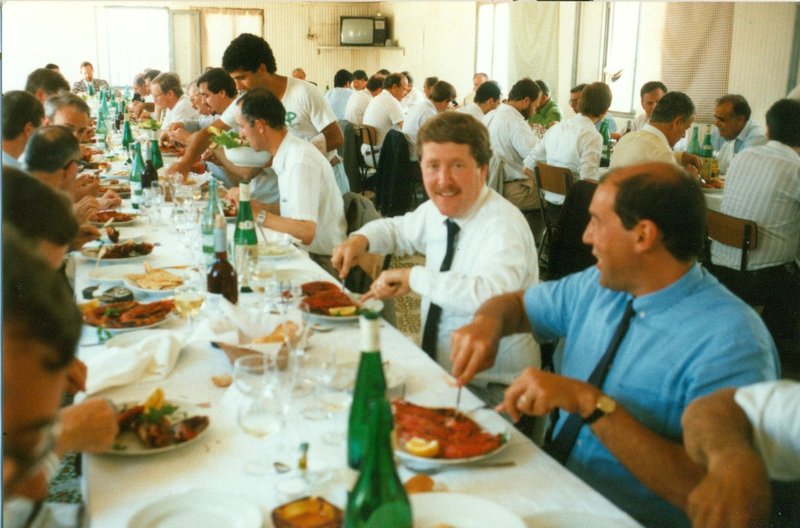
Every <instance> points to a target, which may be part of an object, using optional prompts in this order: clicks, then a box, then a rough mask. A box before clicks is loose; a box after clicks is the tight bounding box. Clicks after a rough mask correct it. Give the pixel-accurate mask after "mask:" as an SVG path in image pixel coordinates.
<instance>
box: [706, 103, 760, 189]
mask: <svg viewBox="0 0 800 528" xmlns="http://www.w3.org/2000/svg"><path fill="white" fill-rule="evenodd" d="M750 113H751V110H750V105H749V104H748V103H747V99H745V98H744V97H742V96H741V95H736V94H728V95H723V96H722V97H720V98H719V99H717V106H716V107H715V108H714V119H715V120H716V121H715V124H716V126H717V130H718V131H719V135H720V137H721V138H722V139H724V140H725V142H724V143H723V144H722V147H721V148H720V150H719V156H718V162H719V171H720V172H721V173H723V174H725V173H727V172H728V167H729V166H730V164H731V161H733V157H734V156H735V155H736V154H738V153H739V152H741V151H742V150H744V149H746V148H748V147H755V146H758V145H764V144H765V143H766V142H767V136H766V135H765V134H764V129H763V128H762V127H761V125H759V124H758V123H756V122H755V121H753V120H752V119H750Z"/></svg>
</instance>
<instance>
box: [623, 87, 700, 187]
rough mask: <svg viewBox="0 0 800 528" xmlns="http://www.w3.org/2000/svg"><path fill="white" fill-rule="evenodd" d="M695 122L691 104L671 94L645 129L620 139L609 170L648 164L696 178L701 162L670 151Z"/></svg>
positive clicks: (695, 158)
mask: <svg viewBox="0 0 800 528" xmlns="http://www.w3.org/2000/svg"><path fill="white" fill-rule="evenodd" d="M693 121H694V103H693V102H692V100H691V99H689V96H688V95H686V94H684V93H682V92H670V93H668V94H666V95H665V96H664V97H662V98H661V100H660V101H659V102H658V104H657V105H656V107H655V108H654V109H653V113H652V114H651V115H650V122H649V123H647V124H646V125H645V126H644V128H642V129H641V130H637V131H636V132H631V133H629V134H625V135H624V136H622V139H620V140H619V142H618V143H617V146H616V147H615V148H614V152H613V153H612V154H611V164H610V167H611V168H612V169H614V168H617V167H626V166H628V165H639V164H642V163H647V162H650V161H658V162H662V163H673V164H676V165H680V166H683V167H684V168H685V169H686V170H687V171H688V172H689V174H691V175H692V176H694V177H697V176H698V174H699V170H700V158H698V157H697V156H695V155H693V154H689V153H688V152H682V151H680V152H674V151H673V150H672V147H673V146H674V145H675V143H677V142H678V141H679V140H680V139H681V138H683V136H684V135H686V131H687V130H689V128H691V126H692V122H693Z"/></svg>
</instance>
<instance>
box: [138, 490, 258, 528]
mask: <svg viewBox="0 0 800 528" xmlns="http://www.w3.org/2000/svg"><path fill="white" fill-rule="evenodd" d="M263 522H264V520H263V518H262V516H261V510H260V509H259V508H258V506H257V505H255V504H253V503H252V502H250V501H249V500H246V499H243V498H241V497H239V496H236V495H232V494H230V493H228V492H226V491H221V490H220V491H217V490H210V489H195V490H190V491H186V492H184V493H180V494H178V495H168V496H165V497H164V498H162V499H159V500H157V501H155V502H151V503H149V504H146V505H144V506H142V507H141V508H140V509H139V510H138V511H137V512H136V513H135V514H134V515H133V517H131V520H130V521H128V528H185V527H187V526H191V527H192V528H219V527H221V526H224V527H226V528H261V526H262V524H263Z"/></svg>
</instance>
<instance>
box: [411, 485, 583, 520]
mask: <svg viewBox="0 0 800 528" xmlns="http://www.w3.org/2000/svg"><path fill="white" fill-rule="evenodd" d="M410 499H411V511H412V514H413V517H414V528H433V527H434V526H437V525H439V524H445V525H450V526H458V528H486V527H487V526H502V527H503V528H525V523H524V522H523V521H522V519H521V518H520V517H519V516H518V515H515V514H514V513H512V512H510V511H508V510H507V509H506V508H504V507H502V506H500V505H499V504H496V503H494V502H491V501H488V500H486V499H482V498H480V497H476V496H474V495H467V494H464V493H437V492H431V493H415V494H413V495H411V497H410ZM574 526H594V525H579V524H576V525H574Z"/></svg>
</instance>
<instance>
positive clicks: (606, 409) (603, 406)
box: [583, 394, 617, 425]
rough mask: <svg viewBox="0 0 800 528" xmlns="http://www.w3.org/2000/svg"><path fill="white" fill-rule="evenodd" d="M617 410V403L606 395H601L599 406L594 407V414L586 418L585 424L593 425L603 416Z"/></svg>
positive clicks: (598, 399)
mask: <svg viewBox="0 0 800 528" xmlns="http://www.w3.org/2000/svg"><path fill="white" fill-rule="evenodd" d="M616 409H617V402H615V401H614V400H613V399H611V398H610V397H608V396H606V395H605V394H600V397H598V398H597V404H596V405H595V407H594V412H593V413H592V414H590V415H589V416H587V417H586V418H584V420H583V423H585V424H587V425H591V424H593V423H594V422H596V421H597V420H598V419H599V418H600V417H601V416H606V415H607V414H611V413H613V412H614V411H615V410H616Z"/></svg>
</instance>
